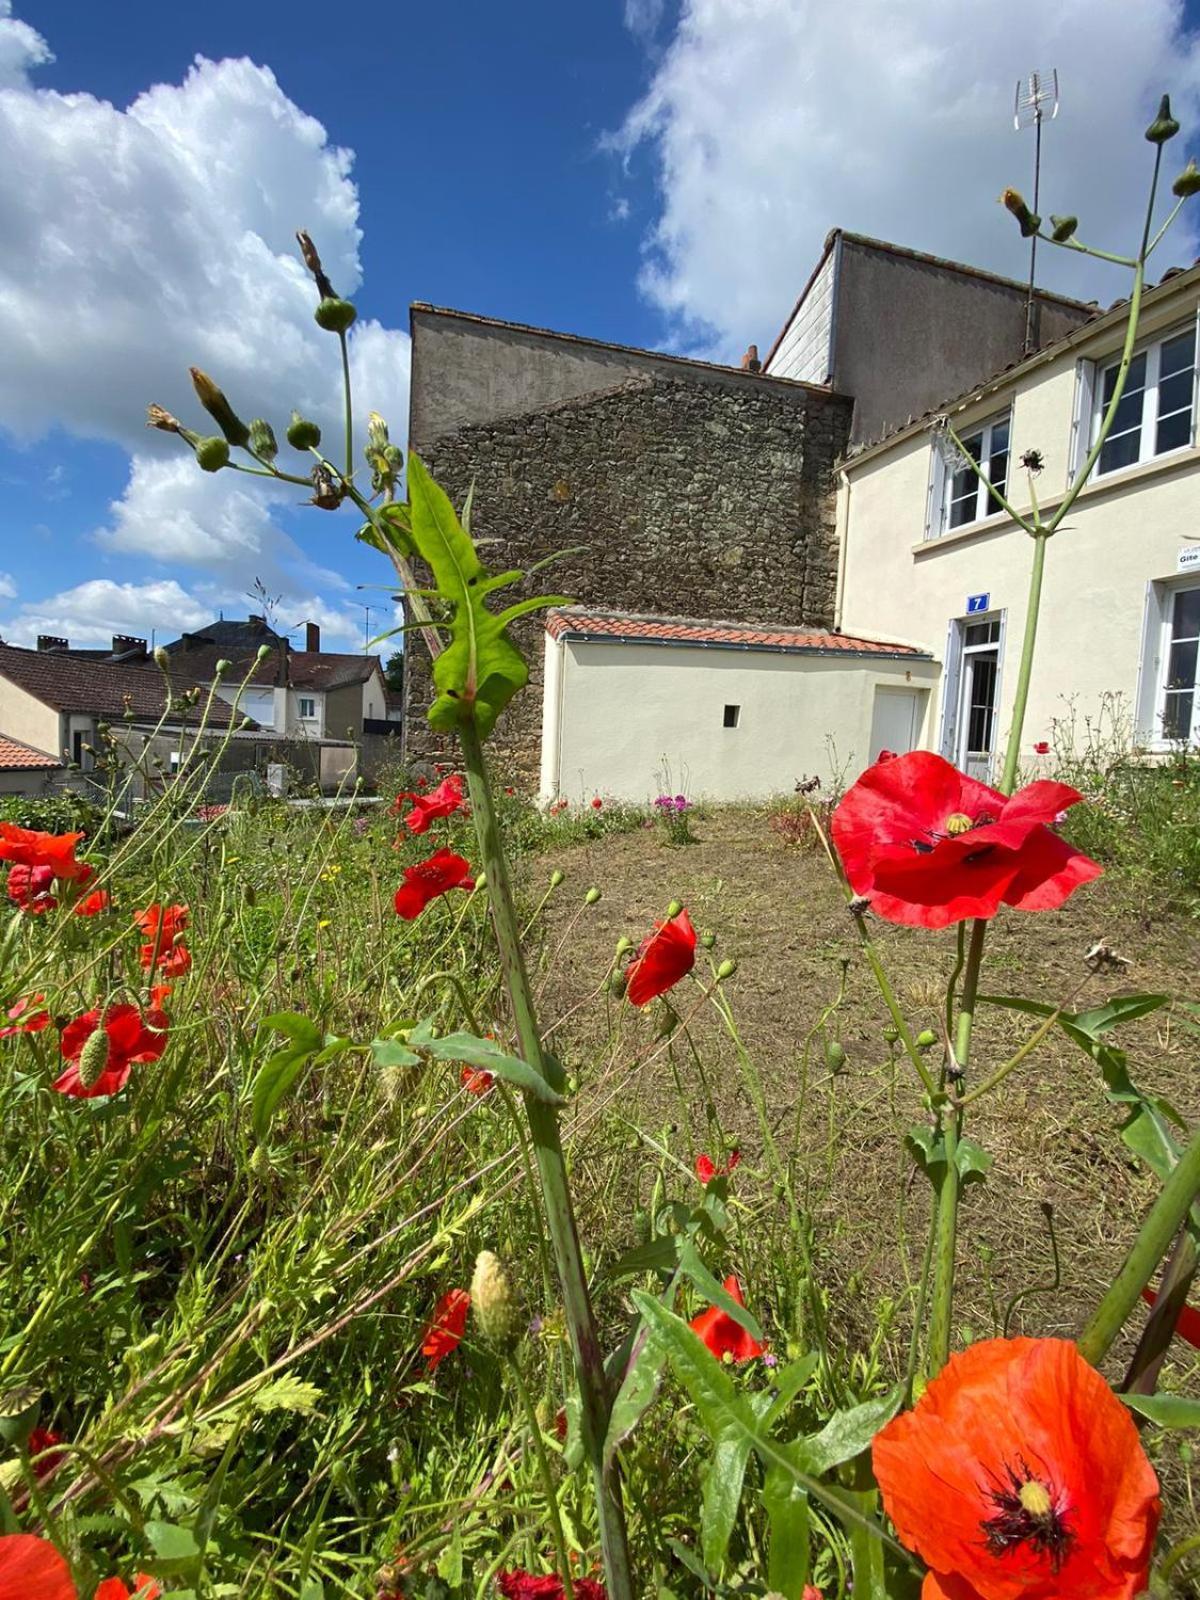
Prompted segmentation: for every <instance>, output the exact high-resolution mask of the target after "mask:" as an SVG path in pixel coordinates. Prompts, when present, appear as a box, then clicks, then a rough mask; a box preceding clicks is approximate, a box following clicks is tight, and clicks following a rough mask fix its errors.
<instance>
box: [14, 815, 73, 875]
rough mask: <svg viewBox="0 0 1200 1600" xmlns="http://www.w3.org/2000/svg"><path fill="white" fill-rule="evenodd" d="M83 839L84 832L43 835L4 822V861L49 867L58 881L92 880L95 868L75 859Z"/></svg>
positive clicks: (27, 865) (25, 865)
mask: <svg viewBox="0 0 1200 1600" xmlns="http://www.w3.org/2000/svg"><path fill="white" fill-rule="evenodd" d="M82 838H83V834H82V833H39V832H38V831H37V829H35V828H19V827H18V826H17V824H16V823H15V822H0V861H14V862H19V863H20V865H21V866H24V867H49V868H50V871H51V872H52V873H53V874H54V876H55V877H56V878H90V877H91V876H92V872H93V869H92V868H91V867H89V866H88V864H87V863H86V862H85V861H76V859H75V846H76V845H77V844H78V843H79V841H80V839H82Z"/></svg>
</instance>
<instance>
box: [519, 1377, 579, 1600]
mask: <svg viewBox="0 0 1200 1600" xmlns="http://www.w3.org/2000/svg"><path fill="white" fill-rule="evenodd" d="M508 1365H509V1369H510V1370H511V1372H512V1375H513V1383H514V1384H515V1385H516V1390H517V1395H518V1397H519V1398H520V1401H521V1406H522V1408H523V1410H524V1412H525V1421H526V1422H527V1423H528V1424H529V1436H530V1438H531V1439H532V1441H533V1453H534V1455H535V1457H536V1458H537V1466H538V1474H539V1476H540V1477H541V1480H542V1492H543V1494H544V1495H545V1496H546V1510H547V1511H548V1512H549V1514H550V1525H551V1528H552V1529H553V1532H554V1549H555V1554H556V1556H557V1559H558V1575H559V1577H560V1578H561V1579H562V1586H563V1594H564V1596H565V1597H566V1600H574V1594H575V1588H574V1585H573V1584H572V1582H571V1561H570V1556H569V1554H568V1550H567V1537H566V1534H565V1533H564V1532H563V1524H562V1513H561V1512H560V1511H559V1509H558V1490H557V1489H556V1488H555V1486H554V1474H553V1472H551V1470H550V1458H549V1457H548V1456H547V1454H546V1441H545V1440H544V1439H543V1438H542V1429H541V1424H540V1423H539V1422H538V1419H537V1408H536V1407H535V1406H534V1403H533V1397H532V1396H531V1395H530V1393H529V1386H528V1384H527V1383H526V1382H525V1379H524V1376H523V1375H522V1372H521V1364H520V1362H519V1361H518V1360H517V1358H516V1356H515V1355H514V1356H512V1357H510V1358H509V1363H508Z"/></svg>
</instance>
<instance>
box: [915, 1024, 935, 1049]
mask: <svg viewBox="0 0 1200 1600" xmlns="http://www.w3.org/2000/svg"><path fill="white" fill-rule="evenodd" d="M936 1043H937V1034H936V1033H934V1031H933V1029H932V1028H922V1029H921V1031H920V1033H919V1034H918V1035H917V1048H918V1049H920V1050H928V1049H930V1047H931V1046H933V1045H935V1044H936Z"/></svg>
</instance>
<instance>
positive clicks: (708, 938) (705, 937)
mask: <svg viewBox="0 0 1200 1600" xmlns="http://www.w3.org/2000/svg"><path fill="white" fill-rule="evenodd" d="M716 942H717V936H716V934H715V933H714V932H713V931H712V929H711V928H705V930H704V932H703V933H702V934H701V935H700V943H701V944H702V945H703V946H704V948H705V949H706V950H711V949H712V947H713V945H715V944H716Z"/></svg>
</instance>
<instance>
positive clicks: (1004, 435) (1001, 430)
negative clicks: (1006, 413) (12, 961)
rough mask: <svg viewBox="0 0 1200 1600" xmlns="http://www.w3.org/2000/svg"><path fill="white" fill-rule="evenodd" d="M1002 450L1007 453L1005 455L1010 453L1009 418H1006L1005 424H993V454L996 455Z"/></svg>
mask: <svg viewBox="0 0 1200 1600" xmlns="http://www.w3.org/2000/svg"><path fill="white" fill-rule="evenodd" d="M1001 450H1003V451H1004V452H1005V454H1007V453H1008V418H1007V417H1005V419H1004V421H1003V422H993V424H992V443H991V451H992V454H993V455H996V454H997V452H999V451H1001Z"/></svg>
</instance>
